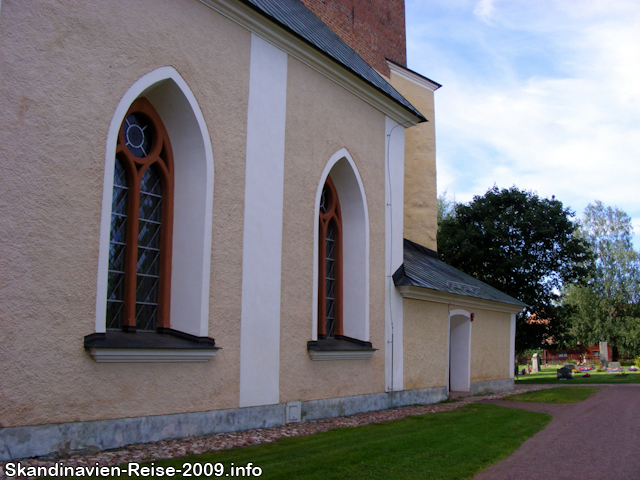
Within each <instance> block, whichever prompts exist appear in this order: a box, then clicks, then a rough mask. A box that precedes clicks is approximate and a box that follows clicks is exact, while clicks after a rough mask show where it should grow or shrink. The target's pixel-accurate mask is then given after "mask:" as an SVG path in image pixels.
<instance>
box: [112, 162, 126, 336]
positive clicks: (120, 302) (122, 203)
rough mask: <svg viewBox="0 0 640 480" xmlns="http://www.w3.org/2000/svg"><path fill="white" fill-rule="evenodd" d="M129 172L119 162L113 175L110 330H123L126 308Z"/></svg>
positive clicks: (116, 163)
mask: <svg viewBox="0 0 640 480" xmlns="http://www.w3.org/2000/svg"><path fill="white" fill-rule="evenodd" d="M128 193H129V187H128V184H127V172H126V170H125V169H124V167H123V166H122V164H121V163H120V161H119V160H118V159H116V161H115V165H114V173H113V195H112V203H111V233H110V236H109V269H108V278H107V322H106V327H107V328H110V329H111V328H115V329H118V328H121V327H122V312H123V306H124V258H125V250H126V229H127V197H128Z"/></svg>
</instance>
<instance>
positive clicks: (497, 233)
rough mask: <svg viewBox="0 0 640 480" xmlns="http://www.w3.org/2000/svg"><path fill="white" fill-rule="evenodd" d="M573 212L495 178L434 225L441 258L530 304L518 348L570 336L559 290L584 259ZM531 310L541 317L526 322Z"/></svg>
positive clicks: (520, 323)
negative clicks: (487, 187) (501, 184)
mask: <svg viewBox="0 0 640 480" xmlns="http://www.w3.org/2000/svg"><path fill="white" fill-rule="evenodd" d="M573 216H574V213H573V212H572V211H571V210H570V209H568V208H564V207H563V205H562V202H560V201H558V200H556V199H555V197H552V198H551V199H547V198H540V197H539V196H538V195H537V194H535V193H533V192H528V191H521V190H519V189H518V188H516V187H515V186H514V187H511V188H510V189H502V190H500V189H498V187H497V186H495V185H494V187H493V188H491V189H490V190H488V191H487V193H486V194H485V195H484V196H475V197H474V198H473V201H472V202H471V203H470V204H469V205H464V204H458V205H456V207H455V215H454V216H451V217H448V218H445V219H444V220H443V221H442V224H441V225H440V229H439V232H438V251H439V254H440V257H441V258H442V260H443V261H444V262H446V263H448V264H450V265H452V266H454V267H456V268H459V269H460V270H462V271H463V272H465V273H467V274H469V275H472V276H474V277H476V278H478V279H479V280H482V281H483V282H485V283H488V284H489V285H491V286H493V287H495V288H497V289H499V290H501V291H503V292H505V293H507V294H509V295H511V296H512V297H515V298H517V299H518V300H520V301H522V302H524V303H526V304H527V305H529V307H527V308H526V309H525V310H524V311H523V312H522V313H521V314H519V315H518V318H517V324H516V351H517V352H522V351H524V350H526V349H529V348H539V347H541V346H542V345H543V342H544V341H545V340H546V339H548V338H551V337H553V339H554V341H555V342H560V343H564V342H566V341H567V340H568V330H569V323H568V321H567V316H566V314H565V312H564V310H565V307H562V306H561V305H559V298H560V292H561V291H562V288H563V285H565V284H568V283H572V282H577V281H578V280H579V279H580V278H583V277H584V276H585V275H586V273H587V268H588V259H589V252H588V250H587V248H586V246H585V245H584V242H583V240H582V239H581V238H578V237H577V236H576V235H575V231H576V224H575V223H574V222H573V220H572V218H573ZM531 314H535V316H536V318H537V319H539V320H543V321H539V322H530V321H528V319H529V318H530V315H531Z"/></svg>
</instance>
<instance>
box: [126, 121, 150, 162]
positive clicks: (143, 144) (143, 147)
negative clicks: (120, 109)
mask: <svg viewBox="0 0 640 480" xmlns="http://www.w3.org/2000/svg"><path fill="white" fill-rule="evenodd" d="M122 135H123V137H124V143H125V145H126V146H127V148H128V149H129V151H130V152H131V153H132V154H133V155H135V156H136V157H138V158H145V157H146V156H147V155H149V153H150V152H151V148H152V147H153V140H154V131H153V124H152V123H151V120H149V119H148V118H147V117H146V116H145V115H142V114H140V113H130V114H129V115H127V118H125V119H124V122H122Z"/></svg>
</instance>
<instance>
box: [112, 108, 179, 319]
mask: <svg viewBox="0 0 640 480" xmlns="http://www.w3.org/2000/svg"><path fill="white" fill-rule="evenodd" d="M173 174H174V171H173V158H172V153H171V144H170V142H169V136H168V135H167V131H166V129H165V127H164V125H163V123H162V120H161V119H160V117H159V115H158V113H157V112H156V110H155V109H154V108H153V106H152V105H151V103H150V102H149V101H148V100H147V99H145V98H139V99H137V100H136V101H135V102H134V103H133V104H132V105H131V107H130V108H129V111H128V112H127V114H126V115H125V119H124V121H123V122H122V126H121V128H120V132H119V134H118V144H117V147H116V158H115V168H114V182H113V197H112V210H111V233H110V239H109V270H108V272H109V273H108V286H107V325H106V326H107V329H111V330H124V331H136V330H140V331H155V330H157V329H158V328H169V327H170V322H169V307H170V285H171V234H172V231H173V229H172V222H173Z"/></svg>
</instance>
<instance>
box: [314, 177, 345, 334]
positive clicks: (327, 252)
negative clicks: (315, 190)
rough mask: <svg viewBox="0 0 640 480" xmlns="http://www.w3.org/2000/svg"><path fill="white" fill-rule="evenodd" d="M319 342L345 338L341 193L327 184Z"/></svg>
mask: <svg viewBox="0 0 640 480" xmlns="http://www.w3.org/2000/svg"><path fill="white" fill-rule="evenodd" d="M319 222H320V228H319V234H320V238H319V242H318V244H319V248H320V252H319V253H320V254H319V256H318V258H319V265H318V273H319V282H318V289H319V291H318V338H335V337H336V336H342V334H343V332H342V215H341V212H340V200H339V198H338V192H337V191H336V187H335V185H334V184H333V181H332V180H331V177H329V176H327V180H326V182H325V184H324V187H323V189H322V194H321V197H320V218H319Z"/></svg>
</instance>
